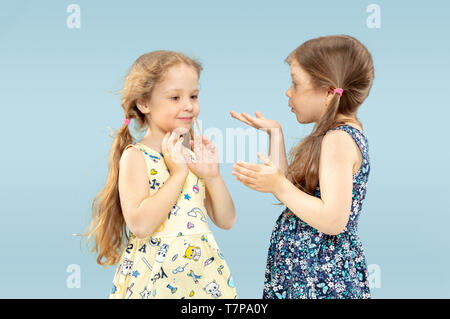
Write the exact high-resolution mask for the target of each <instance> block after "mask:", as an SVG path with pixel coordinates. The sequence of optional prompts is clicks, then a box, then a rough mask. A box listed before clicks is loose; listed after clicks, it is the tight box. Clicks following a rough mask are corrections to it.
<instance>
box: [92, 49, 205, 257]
mask: <svg viewBox="0 0 450 319" xmlns="http://www.w3.org/2000/svg"><path fill="white" fill-rule="evenodd" d="M179 63H184V64H186V65H188V66H191V67H193V68H194V69H195V70H196V72H197V74H198V76H199V77H200V72H201V70H202V66H201V64H200V63H199V62H198V61H196V60H194V59H192V58H189V57H187V56H185V55H184V54H182V53H178V52H173V51H163V50H161V51H153V52H150V53H146V54H144V55H142V56H140V57H139V58H138V59H137V60H136V61H135V62H134V63H133V65H132V66H131V68H130V70H129V72H128V74H127V76H126V77H125V83H124V86H123V88H122V90H121V93H122V103H121V104H122V108H123V110H124V115H125V117H126V118H128V119H135V120H136V122H137V123H138V126H139V128H140V129H143V128H144V127H145V125H146V124H147V123H146V117H145V114H143V113H142V112H141V111H140V110H139V109H138V108H137V106H136V101H137V100H139V99H141V98H143V99H146V98H149V97H150V96H151V94H152V90H153V88H154V86H155V84H156V83H158V82H159V81H161V80H162V78H163V76H164V75H165V72H166V71H167V69H168V68H170V67H171V66H174V65H177V64H179ZM189 133H190V136H191V137H192V136H193V131H192V128H191V129H190V130H189ZM132 142H133V139H132V136H131V134H130V131H129V129H128V126H127V125H122V127H121V128H120V129H119V130H118V131H117V134H116V136H115V137H114V141H113V143H112V147H111V150H110V152H109V164H108V165H109V171H108V176H107V180H106V185H105V187H104V188H103V189H102V190H101V191H100V192H99V193H98V194H97V196H95V198H94V200H93V202H92V220H91V224H90V226H89V228H88V230H87V231H86V232H85V233H84V234H83V236H84V237H87V242H86V243H88V241H89V238H90V237H91V236H92V235H94V237H95V245H94V247H93V248H92V250H91V251H92V252H95V253H97V254H98V257H97V263H98V264H100V265H103V266H111V265H114V264H116V263H117V262H118V261H119V259H120V256H121V253H122V249H123V243H124V238H126V240H128V234H127V233H126V223H125V220H124V217H123V215H122V208H121V206H120V199H119V187H118V177H119V161H120V158H121V156H122V153H123V151H124V149H125V147H126V146H127V145H128V144H130V143H132ZM187 142H188V143H186V141H185V145H186V144H187V145H190V143H189V141H187ZM103 258H105V259H106V260H104V261H103V260H102V259H103Z"/></svg>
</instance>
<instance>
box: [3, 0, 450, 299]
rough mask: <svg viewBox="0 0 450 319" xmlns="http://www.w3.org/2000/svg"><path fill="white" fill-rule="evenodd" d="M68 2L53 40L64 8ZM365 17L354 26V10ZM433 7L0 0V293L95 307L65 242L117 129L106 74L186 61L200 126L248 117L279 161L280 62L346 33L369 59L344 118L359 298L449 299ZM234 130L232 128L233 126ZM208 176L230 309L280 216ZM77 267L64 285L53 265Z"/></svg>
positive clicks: (249, 284) (287, 116) (117, 83)
mask: <svg viewBox="0 0 450 319" xmlns="http://www.w3.org/2000/svg"><path fill="white" fill-rule="evenodd" d="M71 3H76V4H78V5H80V7H81V28H80V29H69V28H68V27H67V26H66V19H67V16H68V15H69V13H67V12H66V8H67V6H68V5H69V4H71ZM371 3H375V4H378V5H380V7H381V28H380V29H370V28H368V27H367V25H366V19H367V17H368V16H369V15H370V13H367V12H366V8H367V6H368V5H369V4H371ZM449 12H450V5H449V4H448V2H445V1H414V2H412V1H376V2H375V1H373V2H372V1H341V2H336V1H316V2H314V1H270V2H263V1H253V2H250V1H247V2H243V1H225V2H223V1H221V2H219V1H190V2H186V1H168V2H167V3H163V2H162V1H127V2H126V3H125V2H123V3H119V2H115V3H114V4H113V3H112V2H111V1H95V2H94V1H46V2H45V4H43V2H41V1H9V3H6V2H5V1H2V3H1V4H0V17H1V20H0V21H1V22H0V46H1V50H0V81H1V82H0V84H1V85H0V92H1V93H0V96H1V112H2V114H1V117H2V120H1V121H2V125H1V126H0V130H1V149H2V156H1V162H0V164H1V165H0V169H1V182H0V185H1V192H0V199H1V203H2V206H1V226H2V227H1V231H0V239H1V240H0V245H1V251H0V253H1V255H0V256H1V257H0V260H1V262H0V287H1V289H0V297H2V298H37V297H40V298H106V297H107V296H108V294H109V292H110V289H111V286H112V278H113V274H114V271H115V267H113V268H109V269H107V270H104V269H102V267H100V266H98V265H97V264H96V263H95V256H94V255H93V254H91V253H89V252H88V251H87V250H86V249H85V246H84V242H83V243H82V244H81V245H80V241H79V238H77V237H73V236H72V233H80V232H83V231H84V230H85V227H87V225H88V223H89V220H90V206H91V203H92V199H93V197H94V196H95V195H96V194H97V193H98V192H99V191H100V190H101V188H102V187H103V186H104V183H105V179H106V174H107V159H108V152H109V149H110V147H111V142H112V139H111V137H109V128H108V127H112V128H118V127H119V126H120V125H121V122H122V119H123V111H122V108H121V107H120V96H119V95H115V94H112V93H111V92H113V91H116V90H118V89H120V88H121V86H122V84H123V82H122V78H123V77H124V76H125V74H126V72H127V70H128V68H129V67H130V66H131V64H132V63H133V61H134V60H135V59H136V58H137V57H138V56H140V55H141V54H143V53H146V52H149V51H152V50H157V49H168V50H177V51H181V52H184V53H186V54H188V55H190V56H193V57H196V58H198V59H199V60H200V61H201V62H202V64H203V66H204V71H203V73H202V74H201V78H200V86H201V93H200V106H201V113H200V119H202V121H203V127H204V128H208V127H217V128H220V129H221V130H222V131H223V132H225V129H226V128H227V127H244V125H243V124H242V125H241V123H240V122H238V121H237V120H235V119H232V118H231V117H230V116H229V114H228V111H229V110H230V109H235V110H238V111H245V112H248V113H251V114H253V112H254V111H256V110H259V111H261V112H262V114H263V115H264V116H265V117H267V118H273V119H276V120H278V121H279V122H280V123H281V124H282V125H283V128H284V134H285V137H286V146H287V150H289V149H290V148H291V147H292V146H293V145H294V144H295V143H296V142H297V141H298V140H299V139H301V138H303V137H305V136H306V135H307V134H308V133H309V132H310V130H311V128H312V126H311V125H306V126H302V125H300V124H299V123H297V122H296V120H295V116H294V114H293V113H291V112H290V111H289V108H288V106H287V98H286V96H285V95H284V94H285V91H286V89H287V88H288V86H289V83H290V76H289V67H288V65H286V64H285V63H284V62H283V60H284V58H285V57H286V56H287V55H288V54H289V52H291V51H292V50H293V49H294V48H295V47H297V46H298V45H300V44H301V43H302V42H304V41H306V40H308V39H310V38H313V37H317V36H322V35H331V34H349V35H352V36H354V37H356V38H358V39H359V40H360V41H362V42H363V43H364V44H365V45H366V46H367V47H368V49H369V50H370V51H371V53H372V55H373V59H374V63H375V76H376V78H375V82H374V85H373V88H372V91H371V93H370V95H369V97H368V99H367V100H366V102H365V103H364V104H363V105H362V106H361V108H360V112H359V118H360V119H361V121H362V123H363V125H364V129H365V132H366V134H367V136H368V139H369V145H370V156H371V161H372V170H371V176H370V178H369V187H368V193H367V198H366V201H365V203H364V205H363V212H362V217H361V220H360V237H361V239H362V242H363V245H364V249H365V252H366V257H367V261H368V264H377V265H379V266H380V268H381V288H376V289H372V295H373V297H374V298H443V297H445V298H449V297H450V288H449V287H450V270H449V262H450V257H449V239H448V227H449V224H450V217H449V208H448V198H449V186H448V180H449V177H450V176H449V172H448V163H449V162H450V159H449V157H450V156H449V154H450V153H449V148H448V145H449V143H448V139H447V136H448V117H449V115H450V112H449V103H448V94H447V93H448V85H449V78H448V75H449V71H450V68H449V53H450V52H449V51H450V50H449V42H448V31H449V19H448V15H449ZM244 128H245V127H244ZM231 171H232V168H231V164H224V165H222V166H221V172H222V175H223V177H224V179H225V181H226V184H227V185H228V187H229V190H230V192H231V194H232V196H233V199H234V201H235V205H236V209H237V216H238V219H237V223H236V225H235V227H234V228H233V229H232V230H230V231H224V230H221V229H218V228H217V227H215V226H214V225H213V224H211V228H212V230H213V232H214V233H215V237H216V240H217V241H218V243H219V246H220V247H221V248H222V250H223V252H224V254H225V256H226V259H227V262H228V264H229V266H230V268H231V270H232V273H233V277H234V280H235V283H236V286H237V291H238V295H239V297H240V298H260V297H261V295H262V287H263V280H264V269H265V262H266V256H267V248H268V244H269V237H270V234H271V231H272V228H273V226H274V223H275V220H276V218H277V217H278V215H279V214H280V213H281V211H282V207H280V206H274V205H271V204H272V203H275V202H276V199H275V197H274V196H273V195H271V194H261V193H256V192H254V191H252V190H251V189H248V188H246V187H244V186H243V185H241V184H240V183H239V182H237V181H236V180H235V178H234V177H233V176H232V175H231ZM70 264H77V265H79V266H80V268H81V287H80V288H68V287H67V286H66V279H67V277H68V276H69V275H70V274H69V273H68V272H66V268H67V266H68V265H70Z"/></svg>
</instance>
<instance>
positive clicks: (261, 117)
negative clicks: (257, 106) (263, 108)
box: [255, 111, 264, 119]
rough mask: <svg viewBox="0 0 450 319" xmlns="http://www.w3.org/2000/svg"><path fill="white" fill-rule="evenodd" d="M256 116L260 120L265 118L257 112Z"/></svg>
mask: <svg viewBox="0 0 450 319" xmlns="http://www.w3.org/2000/svg"><path fill="white" fill-rule="evenodd" d="M255 116H256V117H257V118H259V119H263V118H264V117H263V116H262V114H261V112H258V111H256V112H255Z"/></svg>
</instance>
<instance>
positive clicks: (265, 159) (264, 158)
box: [258, 152, 272, 165]
mask: <svg viewBox="0 0 450 319" xmlns="http://www.w3.org/2000/svg"><path fill="white" fill-rule="evenodd" d="M258 157H259V159H260V160H261V162H263V163H264V165H271V164H272V161H271V160H270V158H268V157H267V156H266V155H264V154H261V153H260V152H258Z"/></svg>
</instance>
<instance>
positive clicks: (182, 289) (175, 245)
mask: <svg viewBox="0 0 450 319" xmlns="http://www.w3.org/2000/svg"><path fill="white" fill-rule="evenodd" d="M128 147H135V148H137V149H139V150H140V151H141V152H142V154H143V156H144V158H145V162H146V164H147V169H148V177H149V187H150V195H152V194H154V193H155V192H157V191H158V189H159V188H160V187H162V185H163V184H164V183H165V181H166V180H167V178H168V177H169V176H170V175H169V170H168V168H167V166H166V164H165V162H164V159H163V155H162V153H159V152H157V151H155V150H153V149H151V148H149V147H147V146H146V145H144V144H141V143H135V144H129V145H127V148H128ZM187 150H188V151H189V153H190V154H191V157H192V158H194V159H195V153H194V152H192V151H191V150H189V149H187ZM204 200H205V184H204V181H203V179H202V178H199V177H198V176H197V175H195V174H194V173H193V172H192V171H191V170H189V174H188V176H187V178H186V182H185V184H184V185H183V189H182V190H181V194H180V196H179V197H178V200H177V202H176V204H175V205H174V206H173V208H172V209H171V211H170V212H167V213H168V214H167V219H166V220H165V221H164V222H163V223H162V224H161V225H160V227H159V228H158V229H157V230H156V231H155V232H154V233H153V234H152V235H151V236H149V237H148V238H137V237H136V236H135V235H134V234H133V233H131V232H130V236H129V241H128V243H127V246H126V248H125V249H124V251H123V253H122V256H121V258H120V261H119V265H118V266H117V270H116V273H115V275H114V280H113V288H112V291H111V294H110V298H122V299H123V298H139V299H141V298H142V299H148V298H177V299H183V298H186V299H189V298H203V299H206V298H227V299H232V298H237V295H236V288H235V286H234V282H233V278H232V276H231V273H230V269H229V268H228V266H227V264H226V262H225V259H224V255H223V254H222V252H221V251H220V249H219V247H218V245H217V243H216V241H215V239H214V236H213V234H212V233H211V230H210V229H209V226H208V214H207V212H206V208H205V205H204Z"/></svg>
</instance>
